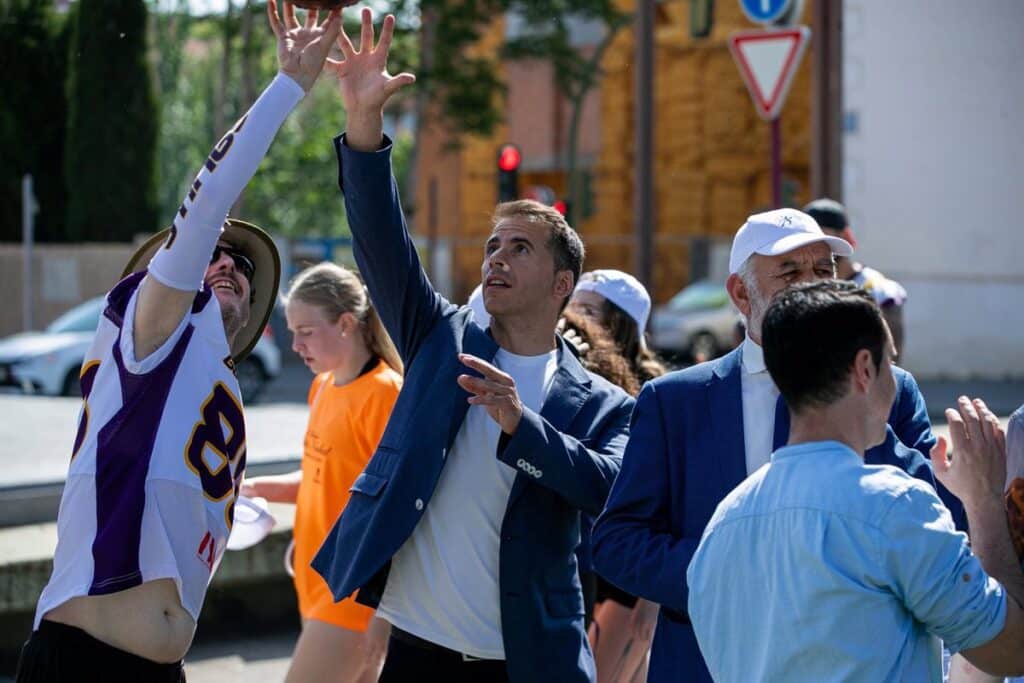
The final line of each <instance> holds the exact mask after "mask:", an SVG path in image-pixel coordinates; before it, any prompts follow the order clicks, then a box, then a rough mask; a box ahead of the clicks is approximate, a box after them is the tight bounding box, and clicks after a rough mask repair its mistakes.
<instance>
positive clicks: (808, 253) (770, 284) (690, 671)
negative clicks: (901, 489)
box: [593, 209, 935, 683]
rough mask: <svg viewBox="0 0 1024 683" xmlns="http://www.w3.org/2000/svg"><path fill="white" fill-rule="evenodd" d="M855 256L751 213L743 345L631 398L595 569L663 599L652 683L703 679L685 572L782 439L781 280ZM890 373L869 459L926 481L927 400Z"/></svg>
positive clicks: (734, 263)
mask: <svg viewBox="0 0 1024 683" xmlns="http://www.w3.org/2000/svg"><path fill="white" fill-rule="evenodd" d="M852 253H853V249H852V247H851V246H850V244H849V243H847V242H846V241H844V240H842V239H840V238H838V237H831V236H828V235H826V234H824V233H823V232H822V230H821V228H820V227H818V225H817V223H815V222H814V219H812V218H811V217H810V216H808V215H807V214H805V213H802V212H800V211H797V210H794V209H779V210H776V211H769V212H766V213H761V214H757V215H754V216H751V217H750V218H748V219H747V222H746V223H745V224H744V225H743V226H742V227H741V228H740V229H739V231H738V232H737V233H736V236H735V238H734V240H733V245H732V253H731V256H730V259H729V270H730V272H731V275H730V276H729V279H728V281H727V283H726V287H727V289H728V291H729V296H730V297H731V298H732V301H733V303H734V304H735V305H736V307H737V308H738V309H739V310H740V312H741V313H742V314H743V316H744V317H745V318H746V320H747V337H746V339H745V340H744V342H743V344H742V345H741V346H740V347H739V348H738V349H736V350H734V351H733V352H731V353H729V354H727V355H726V356H723V357H722V358H719V359H717V360H713V361H710V362H707V363H701V364H699V365H695V366H693V367H691V368H687V369H686V370H681V371H679V372H672V373H669V374H668V375H665V376H664V377H661V378H659V379H656V380H654V381H652V382H648V383H647V385H646V386H645V387H644V389H643V391H642V392H641V394H640V398H639V399H638V400H637V404H636V409H635V410H634V413H633V420H632V427H631V431H630V439H629V444H628V445H627V447H626V453H625V456H624V457H623V464H622V470H621V472H620V474H619V476H618V478H617V479H616V481H615V485H614V486H613V488H612V492H611V495H610V497H609V499H608V504H607V507H606V508H605V511H604V513H603V514H602V515H601V517H600V518H599V519H598V521H597V524H596V525H595V527H594V535H593V543H594V566H595V568H596V570H597V572H598V574H600V575H601V576H603V577H604V578H605V579H607V580H609V581H611V582H612V583H614V584H615V585H617V586H619V587H620V588H621V589H623V590H625V591H627V592H629V593H632V594H634V595H638V596H640V597H642V598H646V599H648V600H650V601H652V602H656V603H658V604H660V605H661V606H662V607H661V613H660V615H659V619H658V627H657V631H656V633H655V636H654V644H653V648H652V652H651V664H650V673H649V678H648V680H649V681H652V682H653V683H663V682H665V681H710V680H711V677H710V675H709V673H708V670H707V667H706V666H705V664H704V660H703V659H702V657H701V654H700V650H699V649H698V646H697V640H696V638H695V637H694V632H693V627H692V626H691V625H690V621H689V618H688V616H687V613H686V605H687V598H688V588H687V584H686V568H687V565H688V564H689V563H690V559H691V558H692V557H693V553H694V551H695V550H696V548H697V544H698V542H699V541H700V537H701V534H702V533H703V531H704V527H705V526H706V524H707V523H708V520H709V519H710V518H711V515H712V514H713V513H714V511H715V507H716V506H717V505H718V503H719V501H721V500H722V499H723V498H724V497H725V496H726V494H728V493H729V492H730V491H731V490H732V489H733V488H735V487H736V486H737V485H738V484H739V483H740V482H741V481H743V479H744V478H746V477H747V475H748V474H750V473H752V472H753V471H754V470H756V469H758V468H759V467H760V466H761V465H763V464H765V463H766V462H768V459H769V457H770V455H771V452H772V450H773V449H774V448H775V447H777V446H779V445H782V444H785V443H786V442H787V440H788V437H789V414H788V411H787V410H786V409H785V405H784V404H783V403H782V402H781V401H780V400H779V391H778V389H777V388H776V387H775V385H774V383H773V382H772V379H771V377H770V376H769V374H768V371H767V369H766V367H765V363H764V355H763V353H762V351H761V321H762V319H763V317H764V314H765V312H766V310H767V309H768V305H769V304H770V303H771V301H772V299H773V297H775V295H776V294H778V293H779V292H780V291H781V290H783V289H784V288H785V287H786V286H788V285H791V284H793V283H796V282H813V281H816V280H825V279H829V278H833V277H835V266H834V258H835V256H849V255H850V254H852ZM896 373H897V376H896V384H897V395H896V401H895V405H894V408H893V414H892V415H890V418H889V425H890V426H889V429H888V437H887V439H886V441H885V443H883V444H882V445H880V446H877V447H875V448H873V449H871V450H870V451H868V453H867V455H866V461H867V462H868V463H869V464H890V465H895V466H897V467H900V468H901V469H903V470H905V471H907V472H908V474H911V475H912V476H915V477H918V478H919V479H923V480H924V481H927V482H928V483H929V484H931V485H932V486H934V485H935V481H934V476H933V474H932V471H931V468H930V466H929V465H928V463H927V461H926V460H925V459H924V458H923V457H922V456H921V453H919V452H918V451H916V450H914V447H918V446H921V445H922V444H927V445H928V447H929V448H930V445H931V444H932V443H934V439H933V437H932V436H931V429H930V427H929V424H928V420H927V412H926V411H925V408H924V401H923V399H922V398H921V396H920V392H919V391H918V389H917V386H916V384H915V383H914V381H913V378H911V377H910V376H909V375H908V374H907V373H905V372H904V371H902V370H898V371H896ZM894 429H895V431H894ZM897 437H899V438H897ZM901 440H902V442H901ZM904 444H907V445H904ZM908 446H909V447H908ZM765 599H766V600H770V599H771V596H765ZM721 637H722V638H729V637H730V635H729V634H727V633H723V634H721Z"/></svg>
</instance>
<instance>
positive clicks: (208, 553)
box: [196, 531, 217, 572]
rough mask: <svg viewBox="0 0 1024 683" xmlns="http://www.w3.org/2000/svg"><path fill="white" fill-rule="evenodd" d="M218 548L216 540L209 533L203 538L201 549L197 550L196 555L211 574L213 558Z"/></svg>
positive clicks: (200, 544) (200, 543)
mask: <svg viewBox="0 0 1024 683" xmlns="http://www.w3.org/2000/svg"><path fill="white" fill-rule="evenodd" d="M216 547H217V542H216V541H215V540H214V538H213V534H211V533H210V532H209V531H207V532H206V534H205V535H204V536H203V540H202V541H200V542H199V549H198V550H196V555H197V556H198V557H199V559H200V560H201V561H202V563H203V564H205V565H206V568H207V569H208V570H209V571H211V572H212V571H213V558H214V550H215V548H216Z"/></svg>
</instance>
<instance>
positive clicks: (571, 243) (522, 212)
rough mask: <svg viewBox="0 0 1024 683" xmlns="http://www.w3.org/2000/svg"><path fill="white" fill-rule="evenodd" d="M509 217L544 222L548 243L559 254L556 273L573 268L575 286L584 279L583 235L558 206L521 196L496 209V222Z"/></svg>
mask: <svg viewBox="0 0 1024 683" xmlns="http://www.w3.org/2000/svg"><path fill="white" fill-rule="evenodd" d="M506 218H523V219H525V220H528V221H533V222H536V223H544V224H546V225H547V226H548V228H549V229H550V232H549V234H548V241H547V246H548V249H550V250H551V253H552V254H553V255H554V257H555V272H556V273H557V272H558V271H560V270H569V271H572V284H573V287H575V286H576V283H577V282H579V281H580V273H582V272H583V258H584V256H586V249H584V247H583V240H581V239H580V236H579V234H577V232H576V231H575V230H573V229H572V227H571V226H570V225H569V223H568V222H566V220H565V216H563V215H562V214H560V213H559V212H558V211H557V210H556V209H555V208H554V207H551V206H548V205H547V204H541V203H540V202H537V201H534V200H532V199H517V200H516V201H513V202H502V203H501V204H498V206H497V207H496V208H495V209H494V219H493V222H494V225H495V226H496V225H498V223H499V222H501V221H502V220H504V219H506Z"/></svg>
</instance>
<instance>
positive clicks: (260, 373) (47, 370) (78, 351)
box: [0, 296, 281, 401]
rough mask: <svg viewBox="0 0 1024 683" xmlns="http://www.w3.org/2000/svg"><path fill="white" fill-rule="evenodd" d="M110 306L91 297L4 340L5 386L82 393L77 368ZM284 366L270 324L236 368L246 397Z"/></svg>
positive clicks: (0, 345)
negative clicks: (40, 328)
mask: <svg viewBox="0 0 1024 683" xmlns="http://www.w3.org/2000/svg"><path fill="white" fill-rule="evenodd" d="M105 306H106V298H105V297H102V296H101V297H97V298H95V299H89V300H88V301H86V302H84V303H81V304H79V305H78V306H75V307H74V308H72V309H71V310H69V311H67V312H66V313H64V314H63V315H61V316H60V317H59V318H57V319H56V320H54V321H53V322H52V323H50V325H49V327H47V328H46V329H45V330H44V331H42V332H22V333H19V334H15V335H12V336H10V337H6V338H4V339H0V386H15V387H20V388H21V389H22V390H23V391H26V392H40V393H43V394H50V395H53V396H59V395H64V396H78V395H80V393H81V388H80V387H79V384H78V373H79V370H80V369H81V366H82V361H83V360H84V359H85V352H86V351H88V350H89V344H90V343H92V338H93V335H94V334H95V333H96V326H97V325H98V324H99V320H100V315H102V313H103V309H104V307H105ZM280 371H281V351H280V349H278V347H277V344H275V343H274V334H273V332H271V330H270V326H269V325H268V326H267V327H266V329H265V330H264V331H263V336H262V337H260V340H259V342H257V343H256V346H255V347H254V348H253V350H252V353H251V354H249V357H248V358H246V359H245V360H244V361H243V362H242V363H240V364H239V365H238V368H237V369H236V375H237V376H238V384H239V386H240V387H241V389H242V398H243V400H245V401H252V400H254V399H255V398H256V397H257V396H258V395H259V393H260V392H261V391H262V390H263V388H264V386H265V385H266V383H267V382H269V381H270V380H271V379H273V378H274V377H276V376H277V374H278V373H279V372H280Z"/></svg>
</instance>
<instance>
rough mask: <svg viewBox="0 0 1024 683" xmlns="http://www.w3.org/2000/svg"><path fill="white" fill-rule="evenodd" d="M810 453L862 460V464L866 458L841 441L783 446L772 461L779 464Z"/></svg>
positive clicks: (774, 454) (773, 456)
mask: <svg viewBox="0 0 1024 683" xmlns="http://www.w3.org/2000/svg"><path fill="white" fill-rule="evenodd" d="M808 453H826V454H830V455H834V456H835V457H839V458H852V459H854V460H860V461H861V462H863V461H864V458H862V457H861V456H860V455H859V454H858V453H857V451H855V450H853V449H852V448H850V447H849V446H848V445H847V444H845V443H842V442H841V441H810V442H807V443H799V444H796V445H795V446H783V447H782V448H780V449H778V450H777V451H775V452H774V453H772V458H771V461H772V462H777V461H779V460H785V459H787V458H792V457H795V456H800V455H806V454H808Z"/></svg>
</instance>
